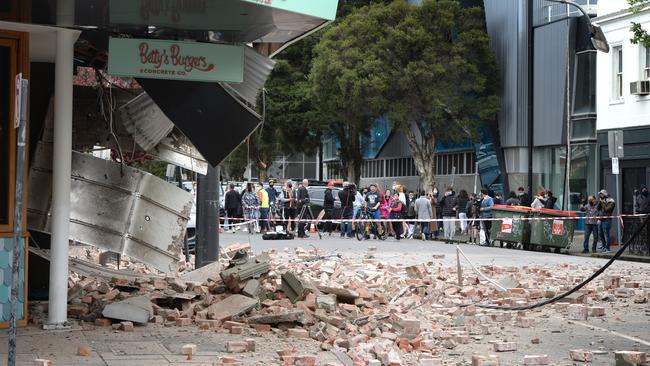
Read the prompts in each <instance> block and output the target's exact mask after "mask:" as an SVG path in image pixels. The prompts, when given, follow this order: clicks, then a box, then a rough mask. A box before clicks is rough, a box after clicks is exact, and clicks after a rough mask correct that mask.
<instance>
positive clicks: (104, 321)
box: [95, 318, 111, 327]
mask: <svg viewBox="0 0 650 366" xmlns="http://www.w3.org/2000/svg"><path fill="white" fill-rule="evenodd" d="M95 325H96V326H98V327H110V326H111V321H110V320H108V319H105V318H97V319H95Z"/></svg>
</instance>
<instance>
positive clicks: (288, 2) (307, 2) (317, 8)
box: [242, 0, 339, 20]
mask: <svg viewBox="0 0 650 366" xmlns="http://www.w3.org/2000/svg"><path fill="white" fill-rule="evenodd" d="M242 1H246V2H249V3H254V4H259V5H264V6H270V7H272V8H276V9H281V10H286V11H290V12H293V13H299V14H304V15H309V16H313V17H316V18H321V19H327V20H334V19H336V8H337V7H338V3H339V0H242Z"/></svg>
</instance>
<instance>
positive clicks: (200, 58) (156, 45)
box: [108, 38, 244, 83]
mask: <svg viewBox="0 0 650 366" xmlns="http://www.w3.org/2000/svg"><path fill="white" fill-rule="evenodd" d="M108 73H109V74H110V75H114V76H130V77H138V78H153V79H170V80H193V81H223V82H229V83H241V82H242V81H243V80H244V48H243V47H242V46H230V45H221V44H213V43H198V42H179V41H162V40H151V39H133V38H111V39H110V41H109V46H108Z"/></svg>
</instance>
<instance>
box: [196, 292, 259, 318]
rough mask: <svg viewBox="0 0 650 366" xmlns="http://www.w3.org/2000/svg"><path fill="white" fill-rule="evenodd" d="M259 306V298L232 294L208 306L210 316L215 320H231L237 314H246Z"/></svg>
mask: <svg viewBox="0 0 650 366" xmlns="http://www.w3.org/2000/svg"><path fill="white" fill-rule="evenodd" d="M256 306H257V300H255V299H251V298H250V297H246V296H244V295H237V294H236V295H230V296H228V297H227V298H225V299H224V300H222V301H219V302H216V303H214V304H212V305H210V306H209V307H208V318H209V319H214V320H221V321H225V320H229V319H232V318H233V317H235V316H239V315H243V314H246V313H247V312H249V311H251V310H253V309H254V308H255V307H256Z"/></svg>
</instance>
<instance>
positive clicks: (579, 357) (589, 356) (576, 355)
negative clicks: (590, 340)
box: [569, 349, 594, 362]
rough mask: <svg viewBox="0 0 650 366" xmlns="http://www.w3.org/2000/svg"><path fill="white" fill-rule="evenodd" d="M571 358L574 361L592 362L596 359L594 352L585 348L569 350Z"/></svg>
mask: <svg viewBox="0 0 650 366" xmlns="http://www.w3.org/2000/svg"><path fill="white" fill-rule="evenodd" d="M569 358H570V359H571V360H572V361H578V362H592V361H593V360H594V354H593V353H592V352H590V351H586V350H584V349H572V350H570V351H569Z"/></svg>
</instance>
